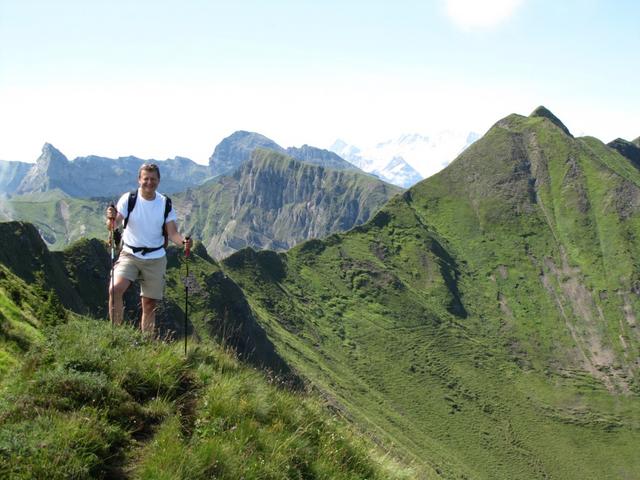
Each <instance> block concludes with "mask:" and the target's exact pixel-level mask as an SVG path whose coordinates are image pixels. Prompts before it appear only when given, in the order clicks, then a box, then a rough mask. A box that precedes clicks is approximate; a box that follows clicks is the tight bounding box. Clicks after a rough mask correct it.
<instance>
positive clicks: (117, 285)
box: [109, 277, 131, 325]
mask: <svg viewBox="0 0 640 480" xmlns="http://www.w3.org/2000/svg"><path fill="white" fill-rule="evenodd" d="M129 285H131V281H129V280H127V279H126V278H124V277H116V278H115V281H114V282H113V288H111V282H109V318H111V322H112V323H114V324H115V325H122V318H123V316H124V304H123V302H122V297H123V295H124V292H126V291H127V288H129Z"/></svg>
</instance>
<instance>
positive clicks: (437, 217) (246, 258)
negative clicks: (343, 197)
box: [224, 114, 640, 479]
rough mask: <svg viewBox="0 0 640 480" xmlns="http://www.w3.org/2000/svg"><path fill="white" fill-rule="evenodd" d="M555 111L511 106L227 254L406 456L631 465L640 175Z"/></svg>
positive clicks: (292, 345) (232, 271)
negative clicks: (375, 192) (351, 224)
mask: <svg viewBox="0 0 640 480" xmlns="http://www.w3.org/2000/svg"><path fill="white" fill-rule="evenodd" d="M554 118H555V117H554ZM556 120H557V119H556ZM558 123H560V122H559V120H558V121H557V122H556V121H553V120H552V119H550V118H549V117H548V116H545V115H540V114H535V115H532V116H531V117H522V116H517V115H513V116H510V117H507V118H505V119H504V120H502V121H500V122H498V123H497V124H496V125H495V126H494V127H493V128H492V129H491V130H490V131H489V132H488V133H487V135H486V136H485V137H484V138H483V139H482V140H480V141H478V142H476V143H475V144H474V145H473V146H471V147H470V148H469V149H467V150H466V151H465V152H464V153H463V154H462V155H461V156H460V157H459V158H458V159H457V160H456V161H454V162H453V163H452V164H451V165H450V167H448V168H447V169H445V170H444V171H442V172H441V173H439V174H437V175H436V176H434V177H432V178H430V179H427V180H426V181H423V182H421V183H420V184H418V185H416V186H415V187H414V188H412V189H410V190H409V191H407V192H406V193H405V194H404V195H402V196H399V197H395V198H394V199H392V200H391V201H390V202H389V203H388V204H387V206H386V207H384V208H383V209H382V211H380V212H379V213H378V214H377V215H376V216H375V217H374V218H373V219H372V220H371V221H370V222H369V223H367V224H366V225H364V226H362V227H357V228H355V229H353V230H352V231H350V232H349V233H347V234H340V235H332V236H330V237H328V238H326V239H325V240H322V241H320V240H312V241H309V242H306V243H304V244H302V245H300V246H298V247H295V248H294V249H292V250H290V251H289V252H287V253H286V254H273V253H269V252H260V253H254V252H252V251H250V250H243V251H241V252H238V253H236V254H234V255H232V256H231V257H229V258H228V259H226V260H225V261H224V268H225V271H226V272H227V273H228V274H229V275H230V276H231V277H232V278H233V279H234V280H235V281H236V282H237V283H238V285H240V286H241V287H242V288H243V290H244V291H245V293H246V294H247V296H248V298H249V304H250V305H251V307H252V309H253V310H254V312H255V314H256V316H257V319H258V321H259V322H260V323H261V324H262V325H263V326H264V328H265V329H266V331H267V332H268V333H269V336H270V338H271V339H272V340H273V342H274V344H275V346H276V348H277V349H278V350H279V352H280V354H281V355H282V356H283V357H284V358H285V359H286V360H287V361H288V362H289V363H291V364H292V365H293V366H295V367H296V368H297V369H298V370H299V371H301V372H302V373H303V374H304V375H305V376H307V377H309V378H310V379H312V381H313V382H315V383H317V384H318V385H320V386H321V388H323V389H324V390H326V391H327V392H330V394H331V395H333V396H335V398H336V399H337V402H339V403H340V404H342V405H343V406H344V407H345V408H346V410H347V411H349V412H350V413H351V414H352V415H353V416H354V418H355V419H356V420H357V421H358V422H361V423H362V424H364V425H367V426H368V428H370V429H371V430H372V431H374V432H376V434H378V435H380V436H381V437H382V438H384V439H385V440H386V441H388V442H392V443H394V444H396V445H397V446H398V448H399V449H400V450H401V451H404V452H406V454H407V459H408V461H411V462H414V466H415V468H416V469H419V468H420V467H424V468H426V469H432V470H434V471H436V472H438V473H439V474H440V475H441V476H442V477H444V478H492V479H493V478H634V477H635V476H637V475H638V474H640V460H638V457H637V455H636V454H635V453H634V447H633V445H635V444H637V443H638V441H640V401H639V399H638V393H639V384H638V380H639V377H638V367H639V365H638V348H639V345H640V339H639V338H638V331H637V328H636V324H637V322H636V317H635V312H637V311H638V307H639V305H638V301H639V299H638V293H639V292H640V291H639V290H638V283H637V275H638V274H637V272H638V254H637V252H638V248H637V247H638V245H637V242H638V232H640V228H639V227H640V225H638V213H639V212H638V206H639V205H640V204H639V203H638V199H639V198H640V195H639V192H640V190H639V186H640V177H639V176H638V172H637V171H636V170H635V168H633V166H632V165H631V164H630V163H629V161H628V160H627V159H625V158H624V157H622V156H621V155H619V154H618V153H617V152H615V151H614V150H612V149H609V148H607V147H606V146H605V145H603V144H602V143H601V142H599V141H598V140H596V139H593V138H578V139H574V138H573V137H572V136H571V135H570V134H569V133H568V130H566V128H563V127H564V126H563V125H561V123H560V124H558ZM426 475H427V474H426V473H425V476H426Z"/></svg>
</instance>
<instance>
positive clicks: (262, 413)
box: [0, 320, 400, 480]
mask: <svg viewBox="0 0 640 480" xmlns="http://www.w3.org/2000/svg"><path fill="white" fill-rule="evenodd" d="M1 388H2V391H1V394H2V395H1V399H0V478H15V479H22V478H25V479H26V478H61V479H62V478H148V479H152V478H153V479H162V478H166V479H176V478H185V479H186V478H189V479H199V478H202V479H204V478H220V479H234V480H237V479H240V478H246V479H250V478H255V479H263V478H264V479H271V478H272V479H298V478H300V479H301V478H305V479H316V478H317V479H321V478H322V479H365V478H366V479H377V478H390V477H399V476H400V475H399V474H398V475H396V474H391V471H392V470H391V468H390V467H388V466H384V467H383V466H382V460H381V461H377V460H376V457H378V453H377V451H376V450H374V449H373V447H372V443H370V442H367V441H365V440H361V439H359V438H358V437H357V436H356V435H355V434H354V433H353V432H352V431H351V430H350V428H349V427H348V426H346V424H345V423H344V422H343V421H342V420H340V419H339V418H338V417H335V416H333V415H331V414H330V413H329V411H328V410H327V409H326V407H325V406H324V405H323V403H322V401H320V400H319V399H318V398H316V397H313V396H311V395H309V394H307V393H300V392H292V391H288V390H286V389H284V388H283V387H282V386H280V385H279V384H278V382H277V381H274V380H273V379H269V378H268V377H267V376H266V375H264V374H263V373H262V372H260V371H257V370H253V369H250V368H248V367H246V366H244V365H242V364H241V363H240V362H239V361H238V360H237V359H236V358H234V357H233V355H232V354H231V353H230V352H228V351H225V350H223V349H222V348H220V347H217V346H214V345H209V346H207V345H202V344H200V345H194V346H193V347H192V349H191V351H190V352H189V355H188V357H187V358H184V356H183V354H182V350H181V345H177V344H164V343H161V342H156V341H153V340H150V339H148V338H146V337H145V336H143V335H142V334H141V333H139V332H138V331H135V330H133V329H131V328H127V327H122V328H113V327H111V326H110V325H108V324H107V323H103V322H96V321H88V320H72V321H70V322H69V323H67V324H64V325H60V326H56V327H53V328H51V329H50V330H48V331H47V333H46V336H45V339H44V340H42V341H39V342H36V343H35V345H34V346H33V347H32V349H31V350H30V351H29V353H28V354H27V356H26V357H25V359H24V361H23V362H22V364H21V366H20V367H19V368H15V369H14V370H13V371H12V372H11V374H10V375H7V377H6V379H5V381H4V383H3V384H2V387H1Z"/></svg>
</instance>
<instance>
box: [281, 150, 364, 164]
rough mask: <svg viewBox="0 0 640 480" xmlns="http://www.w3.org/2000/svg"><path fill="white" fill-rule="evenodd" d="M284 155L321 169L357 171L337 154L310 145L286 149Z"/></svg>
mask: <svg viewBox="0 0 640 480" xmlns="http://www.w3.org/2000/svg"><path fill="white" fill-rule="evenodd" d="M286 153H287V155H289V156H290V157H292V158H295V159H296V160H299V161H301V162H306V163H313V164H314V165H321V166H323V167H329V168H335V169H339V170H354V169H357V167H355V166H354V165H352V164H351V163H349V162H347V161H346V160H345V159H343V158H342V157H340V156H339V155H338V154H336V153H334V152H330V151H329V150H323V149H321V148H316V147H312V146H310V145H303V146H302V147H299V148H298V147H289V148H287V152H286Z"/></svg>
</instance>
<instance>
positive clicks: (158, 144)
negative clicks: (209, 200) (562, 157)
mask: <svg viewBox="0 0 640 480" xmlns="http://www.w3.org/2000/svg"><path fill="white" fill-rule="evenodd" d="M638 18H640V2H637V1H635V0H608V1H604V0H603V1H600V0H562V1H556V0H491V1H482V0H477V1H470V0H422V1H409V0H395V1H393V2H391V1H378V0H366V1H364V0H363V1H360V0H355V1H349V0H341V1H334V0H323V1H322V2H319V1H317V0H314V1H311V0H295V1H294V0H291V1H285V0H268V1H266V0H265V1H258V0H253V1H248V0H234V1H226V2H221V1H217V0H208V1H207V0H176V1H174V0H153V1H151V0H137V1H132V0H109V1H96V0H56V1H51V0H0V159H3V160H19V161H26V162H33V161H35V160H36V159H37V157H38V156H39V154H40V151H41V149H42V146H43V144H44V143H45V142H48V143H51V144H53V145H54V146H55V147H57V148H58V149H59V150H60V151H62V153H64V154H65V155H66V156H67V157H68V158H69V159H73V158H75V157H78V156H86V155H100V156H105V157H113V158H115V157H119V156H127V155H135V156H138V157H140V158H145V159H151V158H153V159H166V158H173V157H175V156H183V157H188V158H191V159H192V160H194V161H196V162H198V163H207V162H208V159H209V157H210V156H211V154H212V153H213V150H214V148H215V146H216V145H217V144H218V143H219V142H220V141H221V140H222V139H223V138H224V137H226V136H228V135H230V134H231V133H233V132H234V131H236V130H249V131H256V132H259V133H262V134H263V135H266V136H267V137H269V138H271V139H273V140H275V141H276V142H277V143H279V144H280V145H282V146H284V147H289V146H301V145H303V144H309V145H314V146H317V147H321V148H327V147H329V145H331V144H332V143H333V142H334V140H336V139H337V138H341V139H343V140H345V141H347V142H350V143H352V144H355V145H362V144H370V143H372V142H381V141H385V140H388V139H392V138H395V137H397V136H399V135H401V134H406V133H419V134H423V135H429V134H432V133H433V132H437V131H442V130H447V129H455V130H459V131H474V132H477V133H480V134H483V133H485V132H486V131H487V130H488V129H489V128H490V127H491V125H493V124H494V123H495V122H496V121H498V120H499V119H501V118H503V117H505V116H507V115H509V114H511V113H519V114H522V115H528V114H529V113H531V112H532V111H533V110H534V109H535V108H536V107H537V106H538V105H544V106H546V107H547V108H549V109H550V110H551V111H552V112H553V113H554V114H555V115H556V116H558V117H559V118H560V119H561V120H562V121H563V122H564V123H565V125H566V126H567V127H568V128H569V129H570V130H571V131H572V133H574V134H575V135H592V136H595V137H597V138H599V139H601V140H603V141H604V142H609V141H611V140H613V139H614V138H617V137H621V138H625V139H627V140H633V139H634V138H636V137H638V136H640V95H638V92H637V86H638V85H640V65H639V64H640V62H638V53H639V52H640V28H638Z"/></svg>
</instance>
